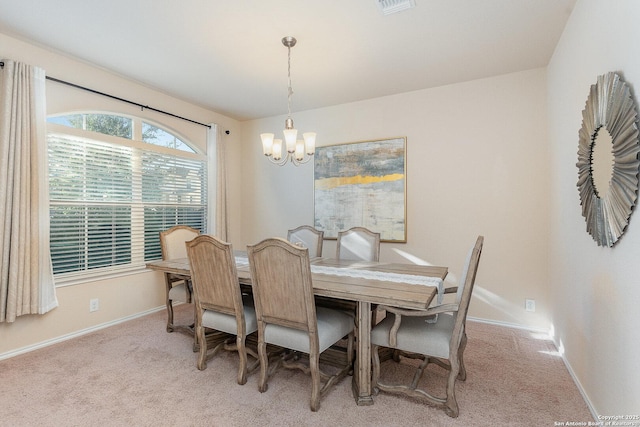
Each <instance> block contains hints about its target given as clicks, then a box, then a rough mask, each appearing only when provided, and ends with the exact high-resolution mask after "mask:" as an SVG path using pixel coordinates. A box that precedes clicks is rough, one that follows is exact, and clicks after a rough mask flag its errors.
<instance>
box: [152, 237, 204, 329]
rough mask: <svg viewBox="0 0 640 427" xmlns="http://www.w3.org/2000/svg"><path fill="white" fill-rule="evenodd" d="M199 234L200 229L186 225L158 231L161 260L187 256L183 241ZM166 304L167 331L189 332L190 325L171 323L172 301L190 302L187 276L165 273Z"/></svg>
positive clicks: (189, 283)
mask: <svg viewBox="0 0 640 427" xmlns="http://www.w3.org/2000/svg"><path fill="white" fill-rule="evenodd" d="M198 235H200V231H199V230H196V229H195V228H191V227H189V226H187V225H176V226H174V227H171V228H169V229H168V230H165V231H161V232H160V251H161V253H162V259H163V260H169V259H178V258H186V257H187V249H186V247H185V242H187V241H189V240H191V239H193V238H194V237H196V236H198ZM164 280H165V283H166V285H167V286H166V290H167V292H166V304H167V332H173V331H174V329H185V330H187V331H189V332H191V327H190V326H178V325H174V324H173V303H174V302H182V303H191V282H190V278H189V276H182V275H178V274H172V273H165V275H164Z"/></svg>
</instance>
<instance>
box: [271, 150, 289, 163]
mask: <svg viewBox="0 0 640 427" xmlns="http://www.w3.org/2000/svg"><path fill="white" fill-rule="evenodd" d="M289 157H290V154H289V153H287V155H286V156H283V157H282V160H274V159H273V156H268V159H269V161H270V162H271V163H273V164H274V165H278V166H284V165H286V164H287V162H288V161H289Z"/></svg>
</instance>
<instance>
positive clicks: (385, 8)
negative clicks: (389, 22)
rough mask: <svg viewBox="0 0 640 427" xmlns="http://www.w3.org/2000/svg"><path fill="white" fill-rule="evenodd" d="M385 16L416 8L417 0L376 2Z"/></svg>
mask: <svg viewBox="0 0 640 427" xmlns="http://www.w3.org/2000/svg"><path fill="white" fill-rule="evenodd" d="M376 1H377V2H378V7H379V8H380V11H381V12H382V14H383V15H391V14H392V13H397V12H400V11H403V10H405V9H411V8H412V7H416V2H415V0H376Z"/></svg>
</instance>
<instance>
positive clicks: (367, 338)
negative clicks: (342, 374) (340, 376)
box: [352, 301, 373, 405]
mask: <svg viewBox="0 0 640 427" xmlns="http://www.w3.org/2000/svg"><path fill="white" fill-rule="evenodd" d="M357 322H358V324H357V326H358V329H357V333H356V344H357V351H356V361H355V367H354V369H353V382H352V386H353V397H355V399H356V404H358V405H373V397H372V396H371V303H368V302H364V301H358V318H357Z"/></svg>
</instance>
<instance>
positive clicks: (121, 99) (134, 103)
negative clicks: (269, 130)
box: [0, 62, 211, 129]
mask: <svg viewBox="0 0 640 427" xmlns="http://www.w3.org/2000/svg"><path fill="white" fill-rule="evenodd" d="M2 67H4V62H0V68H2ZM46 79H47V80H51V81H52V82H56V83H62V84H64V85H67V86H71V87H74V88H76V89H82V90H86V91H87V92H91V93H95V94H97V95H102V96H106V97H107V98H111V99H115V100H117V101H121V102H126V103H127V104H131V105H135V106H137V107H140V108H142V109H143V110H144V109H145V108H146V109H147V110H151V111H155V112H156V113H162V114H166V115H167V116H171V117H175V118H176V119H180V120H186V121H188V122H191V123H195V124H197V125H200V126H205V127H207V128H209V129H211V125H207V124H205V123H200V122H197V121H195V120H191V119H188V118H186V117H182V116H178V115H176V114H173V113H169V112H167V111H163V110H158V109H157V108H153V107H149V106H148V105H143V104H140V103H138V102H134V101H129V100H128V99H124V98H120V97H118V96H114V95H109V94H108V93H104V92H100V91H97V90H95V89H90V88H88V87H84V86H80V85H77V84H75V83H69V82H66V81H64V80H60V79H56V78H54V77H49V76H46Z"/></svg>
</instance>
